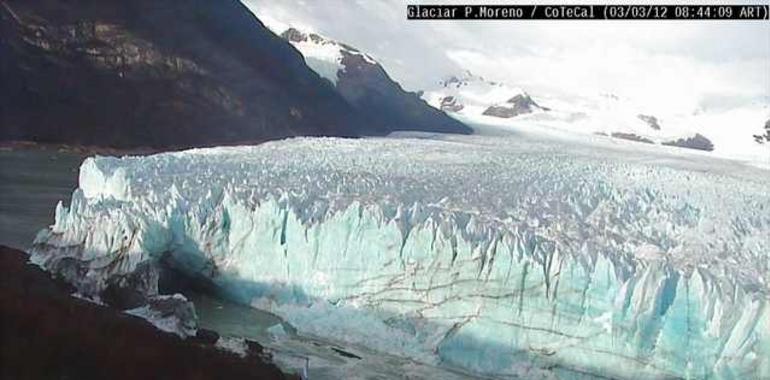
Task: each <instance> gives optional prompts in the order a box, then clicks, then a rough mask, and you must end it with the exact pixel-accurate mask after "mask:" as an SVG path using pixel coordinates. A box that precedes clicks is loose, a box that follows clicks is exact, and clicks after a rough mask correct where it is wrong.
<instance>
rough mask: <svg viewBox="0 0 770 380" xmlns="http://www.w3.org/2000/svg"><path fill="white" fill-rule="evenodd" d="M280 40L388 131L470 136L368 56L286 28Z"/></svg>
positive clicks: (320, 37)
mask: <svg viewBox="0 0 770 380" xmlns="http://www.w3.org/2000/svg"><path fill="white" fill-rule="evenodd" d="M281 36H282V37H283V38H284V39H286V40H287V41H289V42H290V43H291V44H292V45H294V47H295V48H297V50H299V51H300V53H302V55H303V56H304V57H305V61H306V62H307V64H308V66H310V67H311V68H312V69H313V70H314V71H315V72H317V73H318V75H320V76H322V77H324V78H326V79H328V80H329V81H330V82H331V83H332V84H333V85H334V88H335V89H336V90H337V92H338V93H339V94H340V95H342V97H343V98H344V99H345V100H347V101H348V102H349V103H350V104H351V105H352V106H353V107H355V108H357V109H358V110H359V111H361V113H363V114H365V115H369V116H372V117H374V116H378V117H379V118H381V119H383V121H384V124H385V126H386V128H387V129H388V130H391V131H392V130H416V131H427V132H442V133H463V134H468V133H471V129H470V128H468V127H467V126H465V125H463V124H461V123H460V122H458V121H457V120H455V119H453V118H451V117H449V116H447V115H446V114H444V113H443V112H441V111H440V110H437V109H435V108H433V107H430V106H429V105H428V104H426V103H425V102H424V101H423V100H422V99H421V98H420V97H419V96H418V95H417V94H414V93H411V92H407V91H404V89H403V88H401V86H400V85H399V84H398V83H396V82H395V81H393V80H392V79H391V78H390V76H388V73H387V72H386V71H385V69H384V68H383V67H382V65H380V64H379V63H378V62H377V61H375V60H374V58H372V57H371V56H369V55H368V54H365V53H363V52H360V51H358V49H356V48H354V47H352V46H349V45H346V44H344V43H341V42H337V41H333V40H330V39H328V38H325V37H323V36H321V35H318V34H316V33H304V32H302V31H300V30H299V29H296V28H288V29H286V30H285V31H283V32H282V33H281Z"/></svg>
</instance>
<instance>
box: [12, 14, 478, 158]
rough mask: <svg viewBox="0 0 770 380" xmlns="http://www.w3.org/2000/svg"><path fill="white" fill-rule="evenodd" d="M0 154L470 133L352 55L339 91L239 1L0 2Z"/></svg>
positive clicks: (346, 55)
mask: <svg viewBox="0 0 770 380" xmlns="http://www.w3.org/2000/svg"><path fill="white" fill-rule="evenodd" d="M0 31H2V33H0V83H2V90H1V91H0V140H6V141H8V140H24V141H36V142H45V143H68V144H83V145H98V146H113V147H156V148H162V147H189V146H202V145H218V144H232V143H248V142H260V141H265V140H269V139H276V138H282V137H287V136H297V135H329V136H363V135H385V134H387V133H389V132H391V131H393V130H397V129H411V128H416V129H421V130H434V129H433V128H435V131H441V132H460V133H468V132H469V131H470V130H469V129H468V128H467V127H465V126H464V125H463V124H461V123H460V122H458V121H456V120H454V119H452V118H449V117H447V116H446V115H445V114H444V113H442V112H439V111H437V110H435V109H433V108H431V107H429V106H428V105H426V104H424V102H422V100H420V99H419V98H418V97H417V96H416V95H414V94H410V93H406V92H404V91H403V90H401V89H400V87H399V86H398V85H397V84H395V82H392V81H390V79H389V78H388V77H387V74H385V72H384V70H382V68H381V67H380V66H379V65H377V64H373V63H371V62H370V61H369V60H367V59H365V58H364V57H365V56H364V55H361V54H354V53H353V52H352V51H348V50H346V51H345V52H343V53H342V54H344V61H345V62H344V66H345V67H346V69H345V72H344V74H343V75H342V77H343V78H344V80H341V81H340V82H339V83H338V84H337V86H335V85H334V83H331V84H330V83H329V82H328V81H326V80H324V79H323V78H321V77H320V76H319V75H318V74H316V73H315V72H314V71H313V70H311V69H310V68H309V67H308V66H307V65H306V64H305V61H304V59H303V57H302V56H301V55H300V54H299V53H298V52H297V51H296V50H295V49H294V48H292V47H291V45H290V44H289V43H287V42H286V41H285V40H283V39H282V38H280V37H279V36H276V35H275V34H274V33H272V32H271V31H269V30H268V29H267V28H266V27H265V26H264V25H263V24H262V23H261V22H260V21H259V20H258V19H257V18H256V17H254V16H253V14H252V13H251V12H250V11H249V10H248V9H247V8H246V7H245V6H244V5H243V4H241V3H240V2H239V1H237V0H224V1H216V2H214V1H206V0H191V1H180V0H136V1H118V0H100V1H94V0H74V1H68V2H59V1H53V0H7V1H2V2H0Z"/></svg>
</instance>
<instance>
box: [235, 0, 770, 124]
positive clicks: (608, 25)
mask: <svg viewBox="0 0 770 380" xmlns="http://www.w3.org/2000/svg"><path fill="white" fill-rule="evenodd" d="M243 1H244V3H245V4H246V5H247V6H248V7H249V8H250V9H251V10H252V11H253V12H254V13H255V14H256V15H257V17H259V18H260V19H261V20H262V21H263V22H264V23H265V24H267V25H268V26H269V27H271V28H273V29H285V28H286V27H288V26H293V27H298V28H300V29H303V30H305V31H313V32H317V33H319V34H322V35H324V36H327V37H330V38H332V39H335V40H338V41H341V42H345V43H348V44H350V45H353V46H355V47H357V48H359V49H360V50H362V51H364V52H367V53H369V54H370V55H372V56H374V57H375V58H376V59H377V60H378V61H380V63H381V64H382V65H383V66H384V67H385V69H386V71H387V72H388V73H389V74H390V75H391V77H393V78H394V79H396V80H397V81H398V82H399V83H400V84H401V85H402V86H403V87H404V88H406V89H408V90H413V91H416V90H421V89H430V88H431V87H435V86H436V85H437V83H438V81H440V80H441V79H442V78H445V77H447V76H449V75H452V74H458V73H461V72H463V71H465V70H470V71H471V72H473V73H474V74H477V75H481V76H483V77H485V78H486V79H489V80H493V81H502V82H505V83H508V84H510V85H512V86H517V87H521V88H524V89H526V90H527V91H528V92H530V93H532V94H534V95H537V94H538V93H540V94H549V95H570V94H572V95H581V94H608V93H609V94H614V95H617V96H621V97H624V98H627V99H630V100H632V101H634V102H636V103H638V104H640V105H643V106H644V107H645V108H651V109H656V110H659V112H660V113H672V112H677V113H692V112H699V111H701V110H704V109H707V110H718V109H720V108H724V109H729V108H736V107H741V106H743V105H746V104H754V105H757V104H759V105H762V106H766V105H767V104H768V103H770V22H768V21H767V20H765V21H700V22H684V21H510V20H500V21H488V20H484V21H459V20H442V21H437V20H431V21H416V20H407V19H406V5H407V4H420V3H429V4H436V3H437V2H436V1H419V0H410V1H405V0H324V1H314V0H243ZM438 3H442V4H452V3H458V4H462V3H472V1H467V0H465V1H463V0H458V1H453V0H444V1H440V2H438ZM484 3H485V4H496V3H501V4H506V3H507V4H512V3H515V2H511V1H507V2H502V1H495V0H487V1H484ZM527 3H528V4H536V3H553V2H552V1H550V2H549V1H527ZM578 3H579V2H578ZM593 3H601V1H594V2H593ZM634 3H645V1H644V0H641V1H635V2H634ZM712 3H713V4H718V3H719V2H712ZM731 3H741V1H732V2H731ZM747 3H752V2H751V1H749V2H747ZM753 3H762V1H761V0H759V1H754V2H753Z"/></svg>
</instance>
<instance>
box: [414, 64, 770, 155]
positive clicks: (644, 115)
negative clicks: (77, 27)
mask: <svg viewBox="0 0 770 380" xmlns="http://www.w3.org/2000/svg"><path fill="white" fill-rule="evenodd" d="M423 98H424V99H425V100H426V101H427V102H428V103H429V104H430V105H432V106H433V107H435V108H437V109H441V110H443V111H445V112H447V113H449V114H450V115H455V116H456V117H458V118H460V119H462V120H463V121H466V122H469V123H471V124H472V123H492V124H498V125H526V126H527V127H532V128H550V129H557V130H565V131H570V132H582V133H590V134H597V135H605V136H610V137H613V138H618V139H625V140H631V141H635V142H640V143H647V144H656V145H664V146H675V147H681V148H689V149H697V150H702V151H717V153H720V154H721V155H724V156H728V157H736V158H752V157H753V158H760V159H761V158H762V157H765V158H768V157H770V151H768V150H767V148H770V144H767V143H765V142H766V141H770V132H767V131H770V127H768V126H767V125H765V130H762V123H763V122H764V121H765V120H767V118H769V117H770V110H768V108H767V105H764V106H762V105H761V104H757V105H751V106H747V107H744V108H741V109H733V110H729V111H715V110H704V111H702V112H699V113H696V114H691V115H683V114H681V113H680V114H675V115H671V114H667V115H662V116H661V115H658V114H657V113H656V112H655V110H650V109H648V108H645V107H642V106H640V105H638V104H635V103H634V102H632V101H631V100H629V99H626V98H623V97H620V96H617V95H614V94H595V95H592V94H579V95H575V96H551V95H547V94H542V95H537V96H533V95H531V94H529V93H527V92H526V91H525V90H523V89H521V88H518V87H515V86H511V85H508V84H506V83H501V82H495V81H490V80H487V79H485V78H484V77H482V76H479V75H475V74H473V73H471V72H469V71H466V72H463V73H461V74H456V75H449V76H447V77H445V78H443V79H441V80H439V81H437V83H436V86H435V87H433V88H430V89H427V90H426V91H424V94H423ZM767 123H770V120H768V121H767Z"/></svg>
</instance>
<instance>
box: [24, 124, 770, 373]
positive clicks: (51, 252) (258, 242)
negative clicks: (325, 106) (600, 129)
mask: <svg viewBox="0 0 770 380" xmlns="http://www.w3.org/2000/svg"><path fill="white" fill-rule="evenodd" d="M613 144H614V143H613ZM636 145H638V144H636ZM639 149H644V148H639ZM642 153H644V154H636V153H633V152H630V153H629V152H628V151H625V150H623V149H616V147H615V146H614V145H613V146H609V147H608V146H601V145H597V146H592V147H588V148H585V147H583V148H576V147H575V146H574V145H573V144H570V143H567V142H553V141H548V142H543V141H536V140H532V139H526V138H518V137H516V138H506V137H499V136H495V137H489V136H467V137H439V138H429V139H426V138H373V139H336V138H295V139H289V140H284V141H277V142H268V143H264V144H261V145H258V146H241V147H218V148H206V149H194V150H188V151H183V152H173V153H162V154H156V155H152V156H146V157H123V158H115V157H92V158H88V159H86V160H85V161H84V162H83V164H82V166H81V168H80V176H79V188H78V189H77V190H75V192H74V193H73V195H72V199H71V201H70V204H69V206H67V207H65V206H64V204H63V203H60V204H59V205H58V206H57V208H56V215H55V221H54V223H53V225H51V226H50V227H49V228H46V229H44V230H42V231H41V232H40V233H39V234H38V236H37V237H36V239H35V241H34V243H33V245H32V248H31V255H32V256H31V259H32V261H33V262H34V263H37V264H38V265H41V266H43V267H45V268H47V269H49V270H51V271H54V272H57V273H60V274H62V275H64V276H65V277H66V278H67V279H69V280H70V281H71V282H73V283H74V284H75V285H76V286H77V287H78V289H79V291H80V292H81V293H83V294H91V295H98V294H99V292H100V291H102V290H104V289H105V287H106V286H107V284H108V282H109V281H110V279H111V278H116V277H121V276H129V275H131V274H133V273H137V272H141V271H146V268H147V267H148V266H149V267H155V266H159V265H173V266H174V267H175V268H178V269H180V270H182V271H184V272H185V273H188V274H190V275H191V276H195V277H196V278H203V279H206V280H207V281H210V282H211V284H213V285H215V286H216V287H217V288H218V289H220V290H221V291H222V292H223V294H226V295H227V296H228V297H229V298H231V299H233V300H237V301H239V302H242V303H245V304H250V305H252V306H254V307H257V308H260V309H264V310H267V311H270V312H272V313H275V314H276V315H278V316H280V317H281V318H283V319H284V320H286V321H287V322H288V323H290V324H291V325H292V326H294V327H295V328H296V329H297V330H298V332H299V333H302V334H306V335H308V336H317V337H323V338H326V339H331V340H335V341H340V342H344V343H346V344H350V345H361V346H365V347H368V348H372V349H376V350H381V351H383V352H388V353H393V354H397V355H401V356H404V357H409V358H412V359H413V360H415V361H418V362H423V363H432V364H440V365H444V366H447V367H451V368H457V369H460V370H463V371H468V372H470V373H475V374H481V375H486V376H490V377H496V378H517V377H525V378H538V377H539V378H564V379H572V378H594V377H603V378H634V379H659V378H717V379H746V378H768V377H770V311H769V309H768V301H770V293H769V292H768V290H769V287H768V284H770V282H769V281H770V270H769V269H770V254H769V252H770V209H769V208H770V191H768V189H770V175H768V172H767V171H764V170H761V169H755V168H742V169H740V170H737V169H735V168H733V166H731V165H732V164H725V165H724V168H721V167H718V165H717V166H716V167H718V168H721V169H724V170H721V169H720V170H710V169H708V168H710V166H709V163H708V162H707V163H705V164H704V163H703V162H702V160H705V158H703V157H700V156H697V155H695V156H692V157H690V158H687V157H685V158H684V159H683V158H678V157H667V156H661V153H654V154H653V153H650V152H642ZM699 161H700V162H699ZM714 162H716V161H714ZM736 165H737V164H736ZM733 169H735V170H733ZM146 277H147V278H149V279H150V280H153V279H154V280H155V281H157V276H146ZM142 290H143V291H144V292H146V293H148V295H154V294H155V293H157V284H154V285H153V284H148V285H146V286H144V287H143V288H142Z"/></svg>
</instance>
